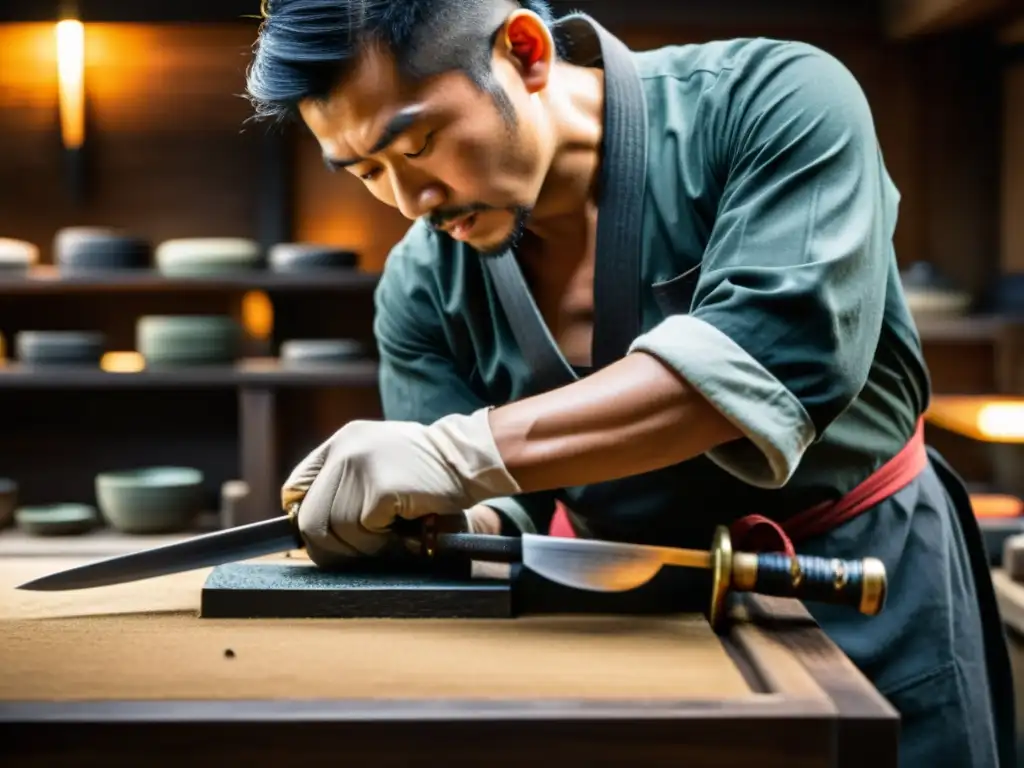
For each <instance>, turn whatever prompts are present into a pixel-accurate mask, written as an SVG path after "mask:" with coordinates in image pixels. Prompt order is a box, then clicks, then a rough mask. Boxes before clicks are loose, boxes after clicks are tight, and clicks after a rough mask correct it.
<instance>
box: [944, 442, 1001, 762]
mask: <svg viewBox="0 0 1024 768" xmlns="http://www.w3.org/2000/svg"><path fill="white" fill-rule="evenodd" d="M928 458H929V460H930V461H931V464H932V467H933V468H934V469H935V473H936V474H937V475H938V476H939V479H940V480H941V481H942V484H943V486H944V487H945V489H946V493H947V494H948V495H949V498H950V500H951V501H952V502H953V509H954V510H955V511H956V514H957V519H958V520H959V522H960V530H961V532H962V534H963V538H964V545H965V546H966V547H967V552H968V555H969V557H970V562H971V571H972V575H973V576H974V588H975V591H976V592H977V599H978V609H979V611H980V613H981V620H982V630H983V632H984V640H985V667H986V669H987V670H988V678H989V687H990V688H991V694H992V708H993V716H994V718H995V727H996V737H997V744H998V748H999V764H1000V766H1002V768H1010V767H1011V766H1016V765H1017V755H1016V734H1015V731H1016V723H1017V721H1016V699H1015V696H1014V685H1013V671H1012V669H1011V667H1010V654H1009V649H1008V647H1007V639H1006V632H1005V629H1004V625H1003V621H1002V617H1001V615H1000V613H999V604H998V602H997V600H996V592H995V587H994V586H993V584H992V571H991V570H990V566H989V558H988V553H987V551H986V549H985V540H984V537H983V535H982V532H981V527H980V526H979V525H978V518H977V516H976V515H975V514H974V508H973V506H972V505H971V498H970V494H969V493H968V491H967V486H966V485H965V484H964V481H963V480H962V479H961V478H960V476H959V475H958V474H957V473H956V471H954V469H953V468H952V467H951V466H950V465H949V462H947V461H946V460H945V458H943V457H942V455H941V454H940V453H939V452H938V451H937V450H935V449H934V448H932V447H930V446H929V448H928Z"/></svg>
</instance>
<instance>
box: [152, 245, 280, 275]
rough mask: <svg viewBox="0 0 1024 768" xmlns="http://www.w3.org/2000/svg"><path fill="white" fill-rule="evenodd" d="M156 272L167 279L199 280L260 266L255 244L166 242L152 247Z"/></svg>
mask: <svg viewBox="0 0 1024 768" xmlns="http://www.w3.org/2000/svg"><path fill="white" fill-rule="evenodd" d="M154 259H155V261H156V266H157V269H158V270H159V271H160V272H161V273H162V274H164V275H167V276H169V277H203V276H206V275H220V274H225V273H231V272H237V271H240V270H252V269H258V268H260V267H262V266H263V263H264V258H263V253H262V251H261V249H260V246H259V244H258V243H256V242H255V241H253V240H247V239H245V238H239V237H202V238H181V239H176V240H166V241H164V242H162V243H160V245H158V246H157V247H156V252H155V255H154Z"/></svg>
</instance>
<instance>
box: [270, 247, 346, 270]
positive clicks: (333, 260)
mask: <svg viewBox="0 0 1024 768" xmlns="http://www.w3.org/2000/svg"><path fill="white" fill-rule="evenodd" d="M268 261H269V264H270V268H271V269H272V270H273V271H275V272H306V271H318V270H324V269H354V268H355V267H356V266H357V265H358V263H359V255H358V254H356V253H355V252H354V251H348V250H345V249H343V248H335V247H333V246H330V245H319V244H317V243H278V244H277V245H274V246H272V247H271V249H270V253H269V254H268Z"/></svg>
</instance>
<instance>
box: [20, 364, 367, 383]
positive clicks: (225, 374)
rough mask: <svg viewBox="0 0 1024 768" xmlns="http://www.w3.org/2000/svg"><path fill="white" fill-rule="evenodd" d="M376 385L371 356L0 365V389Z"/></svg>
mask: <svg viewBox="0 0 1024 768" xmlns="http://www.w3.org/2000/svg"><path fill="white" fill-rule="evenodd" d="M245 386H251V387H261V388H278V387H323V386H334V387H376V386H377V363H376V362H375V361H373V360H367V361H359V362H351V363H339V364H332V365H317V366H315V367H304V368H299V367H296V366H293V365H282V364H281V363H280V361H279V360H277V359H276V358H253V359H249V360H243V361H241V362H239V363H238V364H237V365H234V366H197V367H193V368H164V369H152V370H143V371H138V372H131V373H115V372H110V371H104V370H101V369H100V368H94V367H88V368H79V367H71V366H68V367H27V366H23V365H21V364H18V363H9V364H7V365H0V389H88V388H97V389H100V388H102V389H107V388H111V389H113V388H123V389H139V388H160V387H174V388H182V387H206V388H209V387H245Z"/></svg>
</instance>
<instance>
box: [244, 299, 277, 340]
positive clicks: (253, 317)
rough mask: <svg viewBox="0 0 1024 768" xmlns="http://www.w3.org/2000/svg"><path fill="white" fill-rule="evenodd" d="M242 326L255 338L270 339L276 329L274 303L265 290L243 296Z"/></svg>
mask: <svg viewBox="0 0 1024 768" xmlns="http://www.w3.org/2000/svg"><path fill="white" fill-rule="evenodd" d="M242 326H243V327H244V328H245V332H246V333H247V334H249V336H251V337H252V338H254V339H269V338H270V334H271V333H273V331H274V305H273V304H272V303H271V301H270V297H269V296H267V294H266V293H264V292H263V291H248V292H246V294H245V295H244V296H242Z"/></svg>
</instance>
